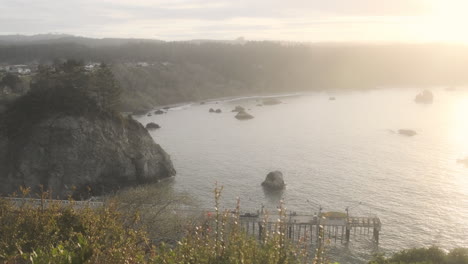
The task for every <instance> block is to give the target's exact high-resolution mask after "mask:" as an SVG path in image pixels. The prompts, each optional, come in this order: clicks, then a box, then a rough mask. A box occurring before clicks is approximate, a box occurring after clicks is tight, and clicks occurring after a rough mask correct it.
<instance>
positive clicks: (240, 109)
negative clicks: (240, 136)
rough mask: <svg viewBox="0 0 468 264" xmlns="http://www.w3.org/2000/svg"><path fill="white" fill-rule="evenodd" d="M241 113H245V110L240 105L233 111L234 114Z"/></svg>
mask: <svg viewBox="0 0 468 264" xmlns="http://www.w3.org/2000/svg"><path fill="white" fill-rule="evenodd" d="M241 111H245V108H244V107H242V106H240V105H238V106H236V107H235V108H234V110H232V112H237V113H239V112H241Z"/></svg>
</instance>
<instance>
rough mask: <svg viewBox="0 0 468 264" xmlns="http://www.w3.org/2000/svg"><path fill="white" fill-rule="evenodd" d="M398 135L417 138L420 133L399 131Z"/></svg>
mask: <svg viewBox="0 0 468 264" xmlns="http://www.w3.org/2000/svg"><path fill="white" fill-rule="evenodd" d="M398 134H400V135H403V136H408V137H412V136H416V135H417V134H418V133H416V131H414V130H411V129H399V130H398Z"/></svg>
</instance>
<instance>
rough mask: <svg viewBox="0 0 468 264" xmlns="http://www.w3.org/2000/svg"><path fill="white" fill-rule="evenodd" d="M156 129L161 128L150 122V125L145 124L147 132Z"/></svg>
mask: <svg viewBox="0 0 468 264" xmlns="http://www.w3.org/2000/svg"><path fill="white" fill-rule="evenodd" d="M158 128H161V126H160V125H158V124H156V123H153V122H151V123H148V124H146V129H148V130H152V129H158Z"/></svg>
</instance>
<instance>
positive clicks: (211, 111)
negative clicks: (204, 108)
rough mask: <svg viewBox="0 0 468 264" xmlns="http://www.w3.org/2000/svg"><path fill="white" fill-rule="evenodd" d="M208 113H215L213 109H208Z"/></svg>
mask: <svg viewBox="0 0 468 264" xmlns="http://www.w3.org/2000/svg"><path fill="white" fill-rule="evenodd" d="M208 112H210V113H215V112H216V111H215V110H214V109H213V108H210V110H209V111H208Z"/></svg>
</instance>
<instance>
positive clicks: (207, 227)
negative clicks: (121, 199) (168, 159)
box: [0, 189, 328, 264]
mask: <svg viewBox="0 0 468 264" xmlns="http://www.w3.org/2000/svg"><path fill="white" fill-rule="evenodd" d="M220 194H221V190H220V189H216V190H215V195H216V207H215V212H214V213H212V214H211V213H209V214H208V216H207V217H206V218H204V221H202V223H201V224H200V225H198V226H196V227H194V228H188V229H187V230H186V233H185V235H184V237H183V238H182V239H180V240H179V242H178V243H176V244H174V245H172V244H164V243H162V244H158V245H154V244H151V243H150V242H149V241H150V239H149V236H148V233H147V232H146V230H147V229H146V225H144V224H142V222H141V221H140V217H139V214H135V213H133V212H132V210H130V211H128V210H119V209H118V208H119V207H120V208H121V206H122V204H119V203H116V202H115V201H114V202H109V203H107V204H106V205H105V206H104V207H101V208H91V207H89V206H88V207H86V206H85V207H84V208H78V206H73V203H71V204H70V205H61V204H54V203H45V202H43V203H40V204H39V205H31V204H28V203H22V204H18V203H13V202H11V201H10V200H6V199H0V262H3V263H167V264H171V263H174V264H175V263H187V264H188V263H193V264H195V263H213V264H215V263H220V264H221V263H222V264H230V263H233V264H234V263H261V264H273V263H283V264H296V263H297V264H300V263H328V261H326V260H325V259H324V257H323V252H322V251H319V252H318V254H317V256H316V257H315V258H314V259H311V258H309V252H310V249H308V248H307V247H306V246H305V245H307V243H304V244H303V245H301V244H299V245H293V244H292V243H290V242H289V241H288V240H287V239H286V235H285V233H286V232H285V226H284V225H282V223H284V222H282V221H280V222H278V224H277V225H276V227H275V229H274V231H266V230H265V232H264V236H262V238H261V241H258V240H257V239H256V238H254V237H252V236H249V235H247V234H246V233H245V232H244V231H242V229H241V225H240V218H239V206H238V207H237V208H236V210H235V211H234V212H232V211H229V212H228V211H225V212H220V211H219V209H218V206H219V204H218V201H219V196H220ZM280 214H281V215H282V219H283V221H284V218H285V217H286V216H285V214H284V210H280ZM265 221H266V219H265ZM156 224H157V223H156ZM153 239H154V237H153Z"/></svg>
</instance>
